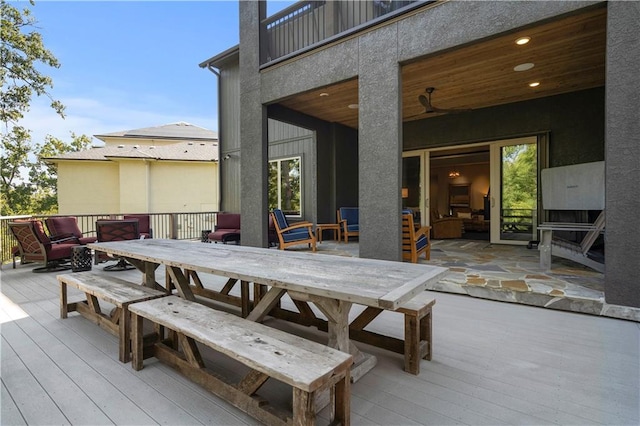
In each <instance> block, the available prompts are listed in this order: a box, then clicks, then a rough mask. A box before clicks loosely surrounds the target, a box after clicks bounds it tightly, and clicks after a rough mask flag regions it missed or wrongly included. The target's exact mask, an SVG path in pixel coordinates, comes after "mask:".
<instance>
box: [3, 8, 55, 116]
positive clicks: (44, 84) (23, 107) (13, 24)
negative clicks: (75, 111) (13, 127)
mask: <svg viewBox="0 0 640 426" xmlns="http://www.w3.org/2000/svg"><path fill="white" fill-rule="evenodd" d="M30 4H31V5H32V6H33V5H34V2H33V0H31V1H30ZM0 14H1V16H2V43H1V44H0V81H1V83H2V93H1V94H0V120H1V121H2V122H3V123H5V124H6V123H16V122H17V121H18V120H20V119H21V118H22V117H24V113H25V112H27V111H29V105H30V103H31V98H32V97H33V95H34V94H35V95H37V96H46V97H48V98H49V99H50V100H51V108H53V109H54V110H55V111H56V112H57V113H58V114H60V115H61V116H62V117H64V106H63V105H62V104H61V103H60V102H59V101H57V100H54V99H53V98H52V97H51V95H50V94H49V89H50V88H52V87H53V82H52V80H51V78H50V77H48V76H46V75H44V74H42V73H41V72H40V71H38V67H39V66H41V65H46V66H49V67H53V68H58V67H60V64H59V63H58V60H57V59H56V58H55V56H53V54H52V53H51V52H50V51H49V50H47V49H46V48H45V47H44V44H43V42H42V36H41V35H40V33H38V32H37V31H35V30H34V28H35V24H36V20H35V18H34V17H33V16H31V11H30V10H29V9H27V8H25V9H23V10H22V11H20V10H18V9H16V8H15V7H14V6H12V5H10V4H8V3H7V2H6V1H5V0H1V1H0Z"/></svg>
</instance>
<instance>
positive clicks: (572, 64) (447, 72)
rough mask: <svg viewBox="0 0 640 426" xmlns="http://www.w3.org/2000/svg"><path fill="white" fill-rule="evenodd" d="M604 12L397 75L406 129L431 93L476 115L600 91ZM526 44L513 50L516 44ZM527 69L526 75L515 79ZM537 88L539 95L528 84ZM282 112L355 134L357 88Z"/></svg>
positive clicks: (339, 87) (447, 55) (440, 102)
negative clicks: (421, 97)
mask: <svg viewBox="0 0 640 426" xmlns="http://www.w3.org/2000/svg"><path fill="white" fill-rule="evenodd" d="M606 13H607V12H606V7H597V8H593V9H588V10H586V11H585V12H583V13H579V14H575V15H569V16H566V17H563V18H561V19H557V20H554V21H551V22H544V23H541V24H539V25H536V26H531V27H527V28H522V29H520V30H518V31H516V32H512V33H509V34H504V35H501V36H498V37H495V38H492V39H488V40H484V41H482V42H478V43H474V44H470V45H467V46H463V47H460V48H457V49H454V50H450V51H446V52H442V53H439V54H435V55H431V56H429V57H425V58H422V59H419V60H416V61H414V62H411V63H408V64H405V65H404V66H403V67H402V103H403V108H402V117H403V121H410V120H420V119H424V118H429V117H434V116H437V115H439V114H436V113H431V114H425V113H424V110H425V109H424V107H423V106H422V105H421V104H420V102H419V101H418V96H419V95H421V94H424V92H425V89H426V88H427V87H434V88H435V91H434V92H433V94H432V98H431V100H432V104H433V105H434V106H436V107H438V108H442V109H479V108H486V107H491V106H496V105H502V104H508V103H512V102H518V101H524V100H530V99H535V98H542V97H547V96H553V95H558V94H562V93H569V92H574V91H578V90H584V89H590V88H594V87H599V86H603V85H604V82H605V44H606ZM524 36H526V37H530V42H529V43H527V44H525V45H517V44H516V43H515V41H516V39H518V38H520V37H524ZM525 63H532V64H534V66H533V68H531V69H530V70H527V71H520V72H517V71H514V67H515V66H516V65H519V64H525ZM532 82H539V83H540V84H539V86H537V87H533V88H532V87H529V83H532ZM280 104H281V105H284V106H285V107H287V108H291V109H293V110H297V111H300V112H302V113H304V114H308V115H310V116H314V117H317V118H320V119H322V120H325V121H328V122H337V123H342V124H344V125H345V126H349V127H352V128H358V109H352V108H349V105H357V104H358V80H357V79H353V80H348V81H344V82H340V83H338V84H334V85H332V86H328V87H324V88H321V89H316V90H312V91H309V92H305V93H301V94H298V95H295V96H293V97H290V98H287V99H285V100H282V101H281V102H280Z"/></svg>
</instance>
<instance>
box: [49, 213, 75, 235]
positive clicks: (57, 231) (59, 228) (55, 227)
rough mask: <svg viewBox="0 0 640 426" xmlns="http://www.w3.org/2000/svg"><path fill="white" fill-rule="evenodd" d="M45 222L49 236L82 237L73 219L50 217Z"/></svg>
mask: <svg viewBox="0 0 640 426" xmlns="http://www.w3.org/2000/svg"><path fill="white" fill-rule="evenodd" d="M46 222H47V228H49V232H50V233H51V235H73V236H74V237H78V238H80V237H82V232H81V231H80V229H79V228H78V221H77V219H76V218H75V217H50V218H48V219H47V220H46Z"/></svg>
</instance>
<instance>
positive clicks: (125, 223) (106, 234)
mask: <svg viewBox="0 0 640 426" xmlns="http://www.w3.org/2000/svg"><path fill="white" fill-rule="evenodd" d="M96 234H97V235H98V242H99V243H104V242H109V241H126V240H137V239H139V238H140V231H139V230H138V219H128V220H98V221H97V222H96ZM132 237H133V238H132ZM108 260H117V261H118V262H117V263H116V264H114V265H107V266H105V267H104V268H102V269H103V270H105V271H126V270H129V269H135V266H133V265H131V264H130V263H129V262H127V261H126V260H125V259H124V258H122V257H111V256H109V258H108V259H106V260H105V257H101V256H99V255H98V253H96V255H95V264H96V265H97V264H98V263H100V262H105V261H108Z"/></svg>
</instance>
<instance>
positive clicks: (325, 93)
mask: <svg viewBox="0 0 640 426" xmlns="http://www.w3.org/2000/svg"><path fill="white" fill-rule="evenodd" d="M320 96H329V94H328V93H327V92H322V93H320Z"/></svg>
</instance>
